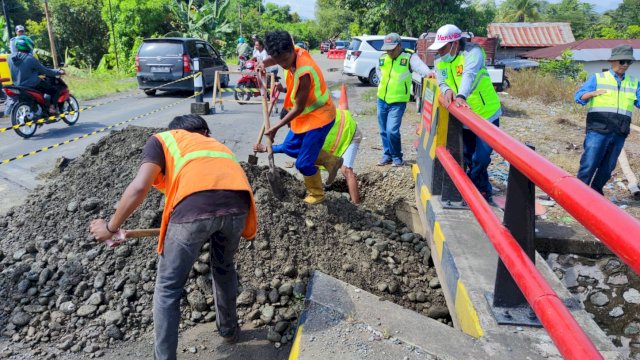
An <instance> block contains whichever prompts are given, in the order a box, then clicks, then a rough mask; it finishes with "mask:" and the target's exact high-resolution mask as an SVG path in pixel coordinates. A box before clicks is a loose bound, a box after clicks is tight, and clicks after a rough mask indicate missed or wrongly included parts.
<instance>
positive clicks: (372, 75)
mask: <svg viewBox="0 0 640 360" xmlns="http://www.w3.org/2000/svg"><path fill="white" fill-rule="evenodd" d="M369 84H371V85H373V86H378V85H379V84H380V79H379V78H378V74H376V69H372V70H371V72H369Z"/></svg>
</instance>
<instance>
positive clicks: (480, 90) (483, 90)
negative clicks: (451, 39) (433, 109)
mask: <svg viewBox="0 0 640 360" xmlns="http://www.w3.org/2000/svg"><path fill="white" fill-rule="evenodd" d="M475 46H476V45H474V44H470V43H467V44H465V50H464V51H461V52H460V53H458V56H456V58H455V59H453V61H452V62H450V63H446V62H444V61H438V62H436V69H437V70H438V76H440V77H442V78H444V82H445V83H446V84H447V85H448V86H449V87H450V88H451V90H453V91H454V92H455V93H456V94H457V93H458V92H459V91H460V83H461V82H462V73H463V72H464V58H465V55H466V56H468V54H469V50H471V49H472V48H473V47H475ZM480 49H481V50H482V57H483V58H484V59H486V55H485V53H484V49H482V48H480ZM467 104H469V107H470V108H471V110H472V111H473V112H474V113H475V114H477V115H479V116H480V117H481V118H483V119H488V118H490V117H491V116H493V115H494V114H495V113H496V112H497V111H498V110H499V109H500V98H499V97H498V94H497V93H496V90H495V89H494V88H493V83H492V82H491V78H490V77H489V72H488V71H487V68H486V67H485V66H482V68H481V69H480V71H478V73H477V74H476V77H475V79H474V80H473V84H472V85H471V94H469V96H468V97H467Z"/></svg>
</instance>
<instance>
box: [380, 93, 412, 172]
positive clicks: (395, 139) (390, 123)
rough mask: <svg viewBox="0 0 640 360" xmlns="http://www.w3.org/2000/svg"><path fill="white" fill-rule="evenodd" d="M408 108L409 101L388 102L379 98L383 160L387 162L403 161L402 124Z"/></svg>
mask: <svg viewBox="0 0 640 360" xmlns="http://www.w3.org/2000/svg"><path fill="white" fill-rule="evenodd" d="M406 108H407V103H393V104H388V103H387V102H385V101H384V100H381V99H378V127H379V128H380V137H381V138H382V149H383V151H384V152H383V155H382V160H383V161H385V162H388V161H391V160H393V162H394V163H402V142H401V141H400V140H401V139H400V125H401V124H402V116H403V115H404V110H405V109H406Z"/></svg>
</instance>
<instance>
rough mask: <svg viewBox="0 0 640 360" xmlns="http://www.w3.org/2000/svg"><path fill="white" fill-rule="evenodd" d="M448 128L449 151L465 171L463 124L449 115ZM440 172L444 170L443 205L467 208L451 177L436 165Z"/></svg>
mask: <svg viewBox="0 0 640 360" xmlns="http://www.w3.org/2000/svg"><path fill="white" fill-rule="evenodd" d="M448 123H449V124H448V127H447V150H448V151H449V153H450V154H451V156H453V158H454V159H455V160H456V162H458V164H459V165H460V167H462V168H463V169H464V155H463V150H464V148H463V144H462V130H463V129H462V123H460V121H459V120H458V119H456V118H455V117H454V116H453V115H451V114H449V121H448ZM436 166H437V169H438V170H442V171H441V174H442V188H441V189H439V190H441V191H442V205H443V206H444V207H445V208H454V209H458V208H464V209H466V208H467V207H466V206H464V205H463V202H462V195H460V192H459V191H458V188H456V185H455V184H454V183H453V181H452V180H451V177H450V176H449V175H448V174H447V173H446V171H444V169H443V168H442V166H441V165H439V164H438V165H436Z"/></svg>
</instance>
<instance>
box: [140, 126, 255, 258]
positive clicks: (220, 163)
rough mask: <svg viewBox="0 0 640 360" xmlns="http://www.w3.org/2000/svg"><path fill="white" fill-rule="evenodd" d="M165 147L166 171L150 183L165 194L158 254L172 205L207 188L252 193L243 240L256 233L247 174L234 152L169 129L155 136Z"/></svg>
mask: <svg viewBox="0 0 640 360" xmlns="http://www.w3.org/2000/svg"><path fill="white" fill-rule="evenodd" d="M155 137H156V138H158V140H160V143H161V144H162V149H163V150H164V158H165V173H164V174H162V173H161V174H159V175H158V177H156V179H155V181H154V183H153V186H154V187H155V188H156V189H158V190H160V191H161V192H163V193H164V194H165V196H166V199H165V204H164V211H163V213H162V223H161V225H160V237H159V239H158V254H162V250H163V247H164V237H165V235H166V233H167V226H168V225H169V218H170V217H171V213H172V212H173V209H174V207H175V206H176V205H177V204H179V203H180V201H182V200H183V199H184V198H186V197H187V196H189V195H191V194H194V193H197V192H200V191H207V190H244V191H247V192H248V193H249V194H250V196H251V206H250V208H249V214H248V216H247V222H246V224H245V226H244V230H243V231H242V236H243V237H244V238H245V239H248V240H252V239H253V238H255V236H256V232H257V227H258V222H257V216H256V204H255V201H254V200H253V191H252V190H251V185H250V184H249V180H248V179H247V175H246V174H245V173H244V170H243V169H242V167H241V166H240V164H239V163H238V160H237V159H236V157H235V155H234V154H233V153H232V152H231V150H229V148H227V147H226V146H224V145H222V144H221V143H220V142H218V141H217V140H215V139H213V138H210V137H206V136H203V135H201V134H198V133H192V132H189V131H186V130H169V131H165V132H161V133H159V134H156V135H155Z"/></svg>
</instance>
